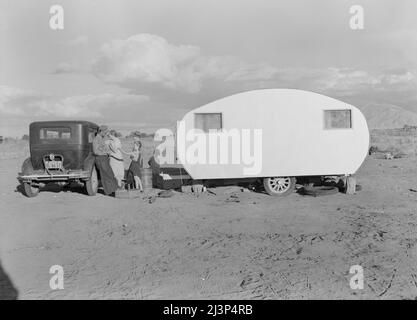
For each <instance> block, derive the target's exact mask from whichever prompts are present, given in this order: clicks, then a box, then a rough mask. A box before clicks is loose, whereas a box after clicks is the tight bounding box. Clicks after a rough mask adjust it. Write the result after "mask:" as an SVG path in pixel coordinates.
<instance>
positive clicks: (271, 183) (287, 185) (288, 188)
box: [263, 177, 295, 197]
mask: <svg viewBox="0 0 417 320" xmlns="http://www.w3.org/2000/svg"><path fill="white" fill-rule="evenodd" d="M263 184H264V189H265V191H266V193H267V194H269V195H271V196H276V197H284V196H287V195H289V194H291V193H292V192H293V191H294V188H295V178H294V177H270V178H264V181H263Z"/></svg>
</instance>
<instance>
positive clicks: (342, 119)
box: [324, 110, 352, 129]
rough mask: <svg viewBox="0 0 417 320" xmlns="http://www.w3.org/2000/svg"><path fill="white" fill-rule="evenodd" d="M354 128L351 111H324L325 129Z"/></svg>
mask: <svg viewBox="0 0 417 320" xmlns="http://www.w3.org/2000/svg"><path fill="white" fill-rule="evenodd" d="M350 128H352V114H351V110H324V129H350Z"/></svg>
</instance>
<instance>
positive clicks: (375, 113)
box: [358, 104, 417, 130]
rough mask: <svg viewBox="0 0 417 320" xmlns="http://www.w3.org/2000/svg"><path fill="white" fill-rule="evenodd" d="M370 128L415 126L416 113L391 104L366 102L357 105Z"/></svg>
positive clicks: (416, 121)
mask: <svg viewBox="0 0 417 320" xmlns="http://www.w3.org/2000/svg"><path fill="white" fill-rule="evenodd" d="M358 108H359V109H360V110H361V111H362V113H363V114H364V115H365V118H366V121H367V122H368V127H369V129H370V130H372V129H395V128H402V127H404V125H410V126H417V113H415V112H413V111H409V110H406V109H404V108H402V107H399V106H396V105H391V104H368V105H365V106H361V107H358Z"/></svg>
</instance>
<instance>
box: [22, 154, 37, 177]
mask: <svg viewBox="0 0 417 320" xmlns="http://www.w3.org/2000/svg"><path fill="white" fill-rule="evenodd" d="M33 171H34V170H33V165H32V159H31V158H30V157H29V158H27V159H26V160H25V161H23V163H22V173H23V174H32V173H33Z"/></svg>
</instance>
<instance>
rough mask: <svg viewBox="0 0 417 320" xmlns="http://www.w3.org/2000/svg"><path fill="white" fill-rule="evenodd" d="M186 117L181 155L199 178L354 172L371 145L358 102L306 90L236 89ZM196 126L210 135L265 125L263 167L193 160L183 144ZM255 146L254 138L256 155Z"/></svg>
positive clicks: (179, 135)
mask: <svg viewBox="0 0 417 320" xmlns="http://www.w3.org/2000/svg"><path fill="white" fill-rule="evenodd" d="M180 123H182V124H181V125H180V126H177V134H176V139H177V141H176V144H177V157H178V159H179V161H180V162H181V164H182V165H183V166H184V168H185V169H186V171H187V172H188V173H189V175H190V176H191V177H192V178H193V179H235V178H249V177H259V178H262V177H297V176H330V175H332V176H333V175H334V176H335V175H351V174H354V173H355V172H356V171H357V170H358V169H359V167H360V166H361V164H362V162H363V161H364V159H365V157H366V155H367V153H368V149H369V131H368V126H367V123H366V120H365V117H364V116H363V114H362V113H361V112H360V111H359V110H358V109H357V108H356V107H354V106H352V105H349V104H347V103H345V102H342V101H339V100H336V99H333V98H330V97H327V96H324V95H321V94H317V93H313V92H307V91H302V90H293V89H266V90H255V91H248V92H243V93H239V94H235V95H232V96H229V97H226V98H223V99H220V100H217V101H214V102H212V103H209V104H207V105H204V106H202V107H199V108H197V109H194V110H192V111H190V112H188V113H187V114H186V115H185V116H184V118H183V119H182V121H181V122H180ZM180 123H179V124H180ZM181 126H182V127H181ZM180 127H181V128H180ZM192 129H198V130H197V131H198V132H199V134H201V135H203V136H204V137H205V138H207V140H208V139H209V138H212V139H213V138H216V137H219V136H220V135H221V134H224V133H225V132H226V133H227V132H230V130H236V129H237V130H243V129H245V130H248V129H249V130H250V131H251V132H252V133H254V132H255V130H259V129H260V130H261V132H262V148H261V154H260V161H261V166H260V170H258V171H257V172H252V173H250V170H247V169H248V168H249V167H250V166H251V165H250V164H248V163H246V164H245V163H243V162H242V161H241V163H236V162H235V163H231V162H230V161H229V162H228V163H213V161H212V162H211V163H207V161H206V163H204V161H202V162H199V163H195V161H189V159H188V158H187V157H186V153H185V152H184V148H182V149H181V148H179V147H178V146H179V145H180V144H181V143H182V144H183V146H185V150H187V149H188V148H190V147H191V148H192V145H193V143H194V142H193V141H187V139H186V138H185V137H184V132H189V130H192ZM251 138H252V139H253V138H254V134H252V135H251ZM230 141H231V142H232V139H231V140H230ZM252 143H254V141H252ZM242 147H243V143H242V144H241V148H242ZM254 149H255V148H254V145H253V144H252V145H251V149H250V150H251V152H252V155H253V152H254ZM211 152H216V153H219V149H217V150H214V149H213V148H208V149H207V153H208V154H207V158H209V157H210V153H211ZM216 156H218V155H214V157H213V159H214V158H215V157H216ZM214 162H215V161H214ZM245 168H246V170H245Z"/></svg>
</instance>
